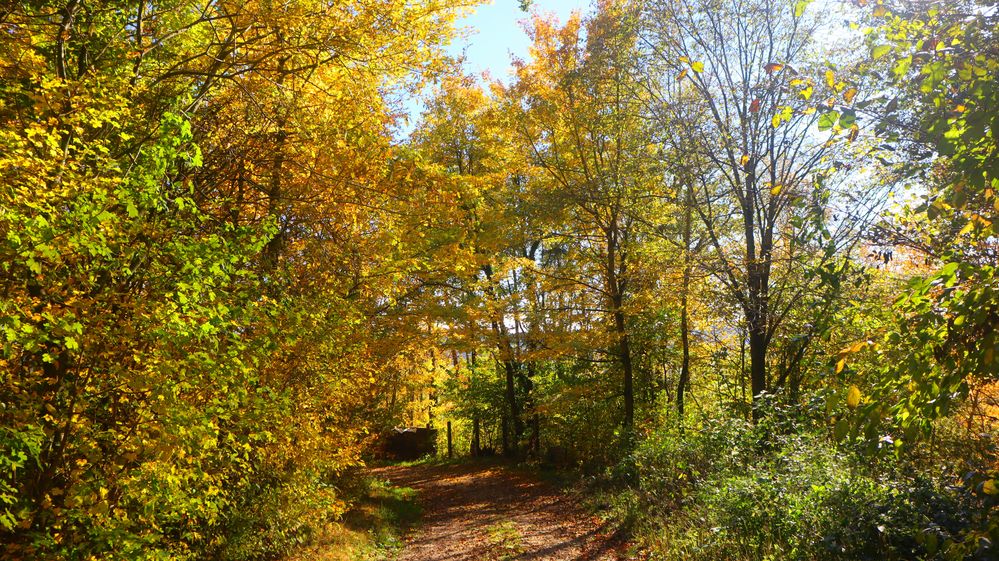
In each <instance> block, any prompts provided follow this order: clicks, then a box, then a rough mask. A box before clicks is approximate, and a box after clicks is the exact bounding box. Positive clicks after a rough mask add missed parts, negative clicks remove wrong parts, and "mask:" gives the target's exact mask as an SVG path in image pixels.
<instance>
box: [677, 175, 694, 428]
mask: <svg viewBox="0 0 999 561" xmlns="http://www.w3.org/2000/svg"><path fill="white" fill-rule="evenodd" d="M693 195H694V187H693V185H687V193H686V202H685V205H684V216H683V279H682V281H681V286H680V345H681V348H682V352H683V357H682V359H681V362H680V380H679V381H678V382H677V385H676V413H677V423H678V425H679V427H680V430H681V431H682V430H683V407H684V395H685V392H686V389H687V385H688V384H690V325H689V318H688V309H687V306H688V293H689V292H690V274H691V249H690V238H691V222H692V220H693V212H694V207H693V205H694V201H693Z"/></svg>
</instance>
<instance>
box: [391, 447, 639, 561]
mask: <svg viewBox="0 0 999 561" xmlns="http://www.w3.org/2000/svg"><path fill="white" fill-rule="evenodd" d="M375 473H376V474H377V475H378V476H380V477H383V478H386V479H388V480H390V481H391V482H392V483H393V484H395V485H401V486H405V487H412V488H414V489H416V490H417V492H418V493H419V501H420V505H421V506H422V508H423V520H422V523H421V524H420V526H419V528H418V529H416V530H415V531H414V533H413V534H412V535H410V536H409V537H408V538H407V540H406V541H407V543H406V546H405V547H404V548H403V550H402V552H401V554H400V556H399V558H398V559H399V561H514V560H516V561H526V560H531V561H616V560H618V559H623V558H624V557H623V556H620V555H619V554H618V552H617V551H615V547H620V545H621V544H614V543H612V542H611V541H610V540H609V539H608V537H607V536H606V535H605V531H606V530H604V529H602V528H601V526H600V523H599V521H598V520H597V519H595V518H594V517H592V516H590V515H588V514H586V513H585V512H583V510H582V509H581V508H580V507H579V505H577V504H576V503H575V502H574V501H573V500H572V499H571V498H570V497H568V496H566V495H565V494H563V493H560V492H559V491H558V490H557V489H555V488H553V487H552V486H551V485H548V484H546V483H544V482H542V481H538V480H537V479H535V478H532V477H530V476H528V475H526V474H521V473H517V472H515V471H512V470H509V469H505V468H502V467H497V466H482V465H463V466H413V467H398V466H393V467H386V468H379V469H377V470H375Z"/></svg>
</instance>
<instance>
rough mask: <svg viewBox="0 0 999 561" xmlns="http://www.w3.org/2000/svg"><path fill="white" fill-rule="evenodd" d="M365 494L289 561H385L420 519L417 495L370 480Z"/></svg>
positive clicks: (396, 551)
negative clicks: (314, 541) (313, 541)
mask: <svg viewBox="0 0 999 561" xmlns="http://www.w3.org/2000/svg"><path fill="white" fill-rule="evenodd" d="M366 486H367V489H366V493H365V496H364V498H363V499H362V500H360V501H359V502H358V503H357V504H356V505H354V507H353V508H352V509H350V510H349V511H348V512H347V513H346V514H344V516H343V519H342V520H340V521H338V522H335V523H331V524H329V525H328V526H327V527H326V528H325V529H324V530H323V532H322V533H321V537H320V538H319V539H318V540H317V541H316V543H315V544H313V545H311V546H309V547H307V548H305V549H303V550H302V551H301V552H299V553H298V554H297V555H294V556H292V557H290V558H289V559H288V561H387V560H390V559H393V558H395V556H396V555H397V554H398V552H399V550H400V549H401V548H402V545H403V539H402V538H403V536H404V535H405V534H406V532H407V531H409V530H410V529H411V528H412V527H413V526H414V525H416V523H417V522H418V521H419V519H420V515H421V511H420V506H419V504H418V503H417V501H416V491H415V490H413V489H411V488H409V487H395V486H392V485H390V484H388V483H387V482H385V481H383V480H380V479H376V478H370V479H368V480H367V481H366Z"/></svg>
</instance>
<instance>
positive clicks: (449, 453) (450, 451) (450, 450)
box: [447, 421, 454, 460]
mask: <svg viewBox="0 0 999 561" xmlns="http://www.w3.org/2000/svg"><path fill="white" fill-rule="evenodd" d="M453 455H454V448H453V447H452V444H451V421H448V422H447V459H449V460H450V459H451V457H452V456H453Z"/></svg>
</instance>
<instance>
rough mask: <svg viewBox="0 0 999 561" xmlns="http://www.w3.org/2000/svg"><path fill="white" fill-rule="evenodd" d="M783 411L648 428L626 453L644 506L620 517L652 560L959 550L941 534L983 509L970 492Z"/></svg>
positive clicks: (917, 555)
mask: <svg viewBox="0 0 999 561" xmlns="http://www.w3.org/2000/svg"><path fill="white" fill-rule="evenodd" d="M784 413H789V414H780V413H779V412H778V413H777V414H775V413H774V412H773V411H770V412H768V417H767V420H766V421H764V422H761V423H760V424H758V425H756V426H754V425H752V424H751V423H749V422H747V421H745V420H743V419H741V418H733V419H724V418H715V419H713V420H711V421H706V422H705V423H703V424H700V425H698V426H695V427H689V428H688V429H687V430H686V431H685V432H684V433H682V434H681V433H680V432H679V431H678V430H677V429H675V428H668V429H661V430H657V431H654V432H652V433H650V434H648V435H647V437H646V438H645V439H644V440H643V441H642V442H641V443H640V444H639V446H638V447H637V449H636V451H635V454H634V460H633V461H634V463H635V465H636V466H637V469H638V481H639V490H640V493H639V499H638V500H639V501H640V502H641V503H643V505H642V508H638V509H637V510H638V511H639V512H644V513H645V515H644V517H643V518H642V520H640V521H638V522H637V523H635V522H633V521H624V520H622V521H621V522H622V523H627V524H628V525H629V526H634V527H635V531H636V532H637V534H638V537H639V540H640V541H641V542H643V543H644V544H645V545H646V546H647V547H648V549H649V550H650V551H651V553H652V554H653V557H654V558H657V559H685V560H697V559H703V560H705V561H707V560H711V561H718V560H725V559H733V560H735V559H738V560H747V559H759V560H765V559H796V560H868V559H870V560H875V559H878V560H880V559H935V558H940V559H952V558H964V557H963V556H957V557H954V556H955V555H956V554H955V553H954V552H953V551H951V552H950V553H948V549H954V548H948V547H947V544H951V543H956V542H960V541H961V539H962V535H963V534H962V532H965V531H966V529H967V528H969V527H972V526H974V524H975V519H976V518H975V517H976V516H978V515H980V514H981V513H982V512H983V511H984V509H987V508H988V507H987V505H985V504H983V503H982V502H981V500H979V499H978V498H977V497H978V495H976V494H974V493H971V492H967V491H964V490H963V489H962V488H959V487H956V486H954V485H953V484H950V483H949V482H947V480H946V479H945V478H943V477H940V476H938V477H929V476H927V475H925V474H920V473H918V470H914V469H913V466H911V465H902V464H900V463H899V462H898V461H896V460H894V459H893V458H880V459H876V460H872V459H871V458H870V457H864V458H861V457H860V456H859V455H857V454H856V453H854V452H853V451H851V450H850V449H849V448H846V447H843V446H838V445H836V444H834V443H833V442H832V441H831V439H830V437H829V435H828V433H827V430H826V429H824V428H823V426H822V425H821V424H820V423H818V422H816V421H815V417H814V416H812V415H811V414H810V413H809V411H808V410H807V409H803V410H799V411H796V412H795V411H790V410H788V411H784ZM612 514H613V513H612ZM982 543H983V544H987V542H982ZM966 549H967V548H966ZM971 549H975V548H971ZM978 549H979V550H981V551H978V552H976V553H974V554H973V555H986V557H980V558H983V559H984V558H987V555H988V554H989V552H988V551H984V550H983V549H982V548H981V547H979V548H978ZM983 551H984V553H982V552H983ZM962 555H963V554H962ZM972 558H976V559H977V558H979V557H977V556H976V557H972Z"/></svg>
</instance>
